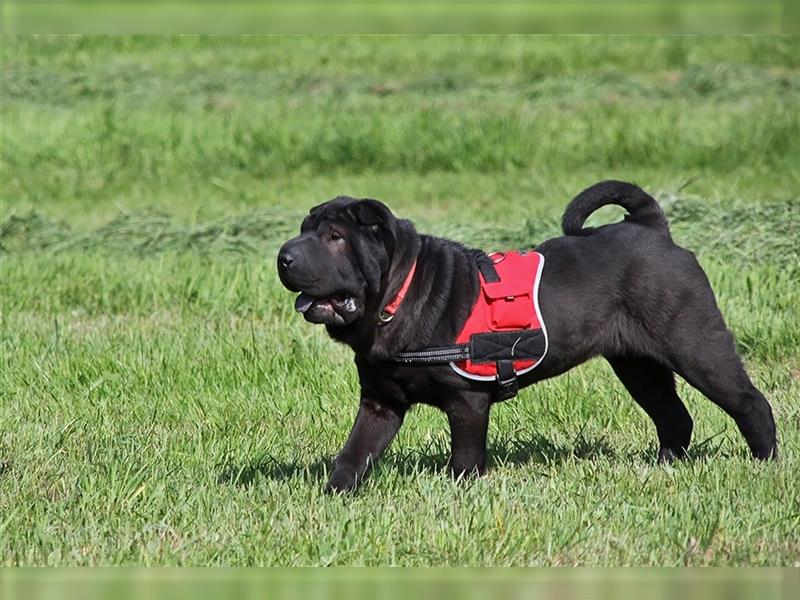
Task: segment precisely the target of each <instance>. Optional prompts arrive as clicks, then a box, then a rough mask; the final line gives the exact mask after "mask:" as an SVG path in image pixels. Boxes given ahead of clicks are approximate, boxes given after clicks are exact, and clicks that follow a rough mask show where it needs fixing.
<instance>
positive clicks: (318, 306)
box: [294, 292, 358, 325]
mask: <svg viewBox="0 0 800 600" xmlns="http://www.w3.org/2000/svg"><path fill="white" fill-rule="evenodd" d="M294 309H295V310H296V311H297V312H299V313H300V314H302V315H303V317H304V318H305V319H306V321H310V322H311V323H324V324H326V325H345V324H347V323H348V322H350V321H351V320H352V319H353V317H354V316H356V313H357V312H358V301H357V300H356V298H355V297H354V296H351V295H349V294H347V293H346V292H339V293H336V294H332V295H330V296H325V297H316V296H312V295H311V294H309V293H307V292H300V294H299V295H298V296H297V299H296V300H295V301H294Z"/></svg>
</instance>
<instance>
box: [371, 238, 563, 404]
mask: <svg viewBox="0 0 800 600" xmlns="http://www.w3.org/2000/svg"><path fill="white" fill-rule="evenodd" d="M476 262H477V264H478V270H479V276H478V277H479V279H480V284H481V289H480V292H479V293H478V297H477V298H476V300H475V304H474V305H473V307H472V311H471V312H470V314H469V317H467V320H466V322H465V323H464V326H463V327H462V329H461V331H460V332H459V334H458V336H457V337H456V340H455V344H453V345H450V346H437V347H430V348H423V349H420V350H411V351H407V352H400V353H398V354H396V355H395V357H394V359H393V360H394V362H398V363H402V364H407V365H431V364H449V365H450V366H451V367H452V369H453V370H454V371H455V372H456V373H458V374H459V375H462V376H463V377H467V378H469V379H475V380H479V381H496V382H497V396H498V398H500V399H506V398H511V397H513V396H515V395H516V393H517V390H518V384H517V375H522V374H523V373H527V372H528V371H530V370H531V369H533V368H534V367H536V365H538V364H539V363H540V362H541V361H542V359H543V358H544V356H545V354H546V353H547V330H546V329H545V326H544V320H543V319H542V313H541V312H540V310H539V297H538V295H539V281H540V280H541V276H542V267H544V256H542V255H541V254H539V253H538V252H534V251H510V252H494V253H492V254H490V255H488V256H487V255H485V254H483V253H482V252H478V251H476ZM415 269H416V263H414V265H413V266H412V267H411V270H410V271H409V273H408V275H407V276H406V279H405V281H404V282H403V286H402V288H401V290H400V292H399V293H398V294H397V296H396V297H395V298H394V300H393V301H392V302H391V303H389V305H387V306H386V308H385V309H384V310H383V311H382V312H381V315H380V320H381V321H382V322H383V323H388V322H389V321H391V319H392V317H393V316H394V313H395V312H396V311H397V309H398V307H399V306H400V303H401V302H402V300H403V297H404V296H405V293H406V292H407V291H408V288H409V286H410V284H411V279H412V277H413V274H414V271H415Z"/></svg>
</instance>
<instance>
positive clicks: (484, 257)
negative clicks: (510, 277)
mask: <svg viewBox="0 0 800 600" xmlns="http://www.w3.org/2000/svg"><path fill="white" fill-rule="evenodd" d="M475 262H476V263H477V265H478V270H479V271H480V272H481V275H483V280H484V281H485V282H486V283H497V282H498V281H500V275H498V274H497V269H495V267H494V261H493V260H492V258H491V257H490V256H489V255H488V254H486V253H485V252H484V251H483V250H475Z"/></svg>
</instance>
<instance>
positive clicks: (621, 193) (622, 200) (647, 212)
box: [561, 180, 667, 235]
mask: <svg viewBox="0 0 800 600" xmlns="http://www.w3.org/2000/svg"><path fill="white" fill-rule="evenodd" d="M607 204H617V205H619V206H622V207H623V208H625V209H626V210H627V211H628V213H629V214H627V215H625V220H626V221H630V222H633V223H639V224H641V225H646V226H647V227H652V228H654V229H659V230H662V231H667V218H666V217H665V216H664V213H663V212H662V211H661V207H660V206H659V205H658V203H657V202H656V201H655V199H654V198H653V197H652V196H651V195H650V194H648V193H647V192H645V191H644V190H643V189H642V188H640V187H639V186H638V185H634V184H633V183H626V182H624V181H613V180H609V181H601V182H600V183H596V184H594V185H593V186H591V187H588V188H586V189H585V190H583V191H582V192H581V193H580V194H578V195H577V196H575V198H573V200H572V202H570V203H569V205H568V206H567V210H565V211H564V216H563V217H562V219H561V227H562V228H563V230H564V233H565V234H566V235H589V234H590V233H591V232H592V228H591V227H589V228H587V229H584V228H583V223H584V222H585V221H586V219H587V218H588V217H589V215H591V214H592V213H593V212H594V211H596V210H597V209H598V208H600V207H601V206H606V205H607Z"/></svg>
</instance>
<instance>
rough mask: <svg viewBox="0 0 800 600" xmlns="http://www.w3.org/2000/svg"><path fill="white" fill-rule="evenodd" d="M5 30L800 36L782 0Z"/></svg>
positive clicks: (31, 7) (204, 1)
mask: <svg viewBox="0 0 800 600" xmlns="http://www.w3.org/2000/svg"><path fill="white" fill-rule="evenodd" d="M0 32H2V33H4V34H31V33H61V34H80V33H97V34H131V33H144V34H164V33H209V34H230V35H232V34H328V35H334V34H340V35H342V34H343V35H347V34H437V33H438V34H450V33H452V34H455V33H467V34H469V33H475V34H482V33H488V34H492V33H495V34H514V33H516V34H526V33H534V34H536V33H539V34H555V33H578V34H661V35H663V34H797V33H800V3H797V2H790V1H787V2H781V1H779V0H778V1H775V0H562V1H560V2H555V1H552V0H548V1H543V0H534V1H524V0H372V1H368V0H328V1H325V0H267V1H261V2H256V1H255V0H249V1H247V0H245V1H242V0H233V1H231V2H219V1H212V0H194V1H190V0H183V1H161V2H157V1H155V0H144V1H141V0H140V1H135V0H129V1H127V2H114V1H105V2H101V1H100V0H5V1H4V2H3V3H2V4H0Z"/></svg>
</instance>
